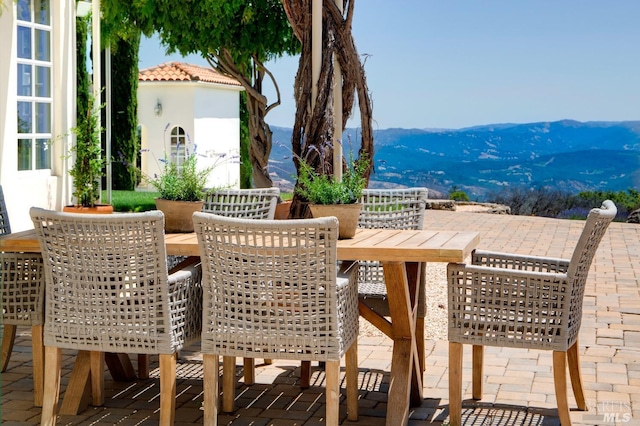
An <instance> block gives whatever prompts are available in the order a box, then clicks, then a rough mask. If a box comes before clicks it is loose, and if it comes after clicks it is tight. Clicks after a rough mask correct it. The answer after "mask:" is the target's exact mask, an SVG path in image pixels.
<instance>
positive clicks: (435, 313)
mask: <svg viewBox="0 0 640 426" xmlns="http://www.w3.org/2000/svg"><path fill="white" fill-rule="evenodd" d="M426 274H427V297H426V299H427V317H426V318H425V321H424V322H425V330H424V336H425V339H426V340H447V282H446V281H447V280H446V276H447V275H446V274H447V264H446V263H443V262H434V263H427V271H426ZM360 335H361V336H383V334H382V332H380V331H379V330H378V329H377V328H375V327H374V326H372V325H371V324H370V323H369V322H368V321H366V320H365V319H363V318H362V317H361V318H360Z"/></svg>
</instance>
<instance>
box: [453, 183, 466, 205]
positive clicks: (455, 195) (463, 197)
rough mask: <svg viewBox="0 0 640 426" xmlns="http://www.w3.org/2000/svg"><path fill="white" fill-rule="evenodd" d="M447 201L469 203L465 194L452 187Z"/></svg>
mask: <svg viewBox="0 0 640 426" xmlns="http://www.w3.org/2000/svg"><path fill="white" fill-rule="evenodd" d="M449 199H450V200H454V201H469V196H468V195H467V193H466V192H464V191H463V190H461V189H458V187H457V186H455V185H454V186H453V187H452V188H451V190H450V191H449Z"/></svg>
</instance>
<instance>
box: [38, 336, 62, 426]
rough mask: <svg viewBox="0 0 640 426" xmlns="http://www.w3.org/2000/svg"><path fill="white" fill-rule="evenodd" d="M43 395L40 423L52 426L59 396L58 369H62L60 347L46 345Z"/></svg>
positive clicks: (54, 421)
mask: <svg viewBox="0 0 640 426" xmlns="http://www.w3.org/2000/svg"><path fill="white" fill-rule="evenodd" d="M44 359H45V370H44V397H43V400H42V416H41V417H40V424H41V425H44V426H54V425H55V424H56V414H57V413H56V410H57V408H58V397H59V396H60V370H61V369H62V349H59V348H56V347H53V346H47V347H46V348H45V357H44Z"/></svg>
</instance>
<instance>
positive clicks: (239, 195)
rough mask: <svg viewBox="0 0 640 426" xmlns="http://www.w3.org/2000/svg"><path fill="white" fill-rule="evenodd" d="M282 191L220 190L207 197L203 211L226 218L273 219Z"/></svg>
mask: <svg viewBox="0 0 640 426" xmlns="http://www.w3.org/2000/svg"><path fill="white" fill-rule="evenodd" d="M279 197H280V189H279V188H276V187H273V188H252V189H220V190H217V191H215V192H212V193H210V194H208V195H207V197H206V198H205V200H204V205H203V206H202V211H203V212H207V213H215V214H219V215H220V216H226V217H242V218H245V219H273V217H274V216H275V214H276V204H278V198H279Z"/></svg>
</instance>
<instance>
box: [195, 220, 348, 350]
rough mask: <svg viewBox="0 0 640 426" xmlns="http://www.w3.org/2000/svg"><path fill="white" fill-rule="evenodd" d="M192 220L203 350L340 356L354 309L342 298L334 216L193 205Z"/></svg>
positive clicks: (336, 229)
mask: <svg viewBox="0 0 640 426" xmlns="http://www.w3.org/2000/svg"><path fill="white" fill-rule="evenodd" d="M193 222H194V230H195V232H196V235H197V236H198V245H199V248H200V257H201V260H202V276H203V279H202V288H203V318H204V319H205V321H204V324H203V327H202V350H203V352H206V353H214V354H218V355H228V356H244V355H245V352H247V353H248V352H253V354H254V356H255V351H264V353H265V354H264V356H265V357H267V358H269V354H271V355H274V356H273V358H283V359H301V358H300V357H301V356H303V357H304V358H303V359H307V360H325V361H326V360H329V359H340V358H339V357H340V355H339V354H340V353H341V352H342V350H343V349H344V347H343V345H344V344H345V341H348V340H349V339H345V340H342V339H340V338H339V337H338V336H339V331H340V328H341V327H342V323H341V319H342V318H347V317H348V316H347V315H344V313H342V312H340V310H339V307H338V306H339V305H340V304H339V303H338V302H337V299H338V297H339V295H340V294H342V293H341V292H338V291H337V289H336V258H337V239H338V222H337V220H336V218H335V217H322V218H317V219H297V220H251V219H239V218H229V217H223V216H218V215H214V214H209V213H194V215H193ZM353 296H354V297H353V300H354V306H352V307H351V308H352V309H354V310H355V311H357V306H356V302H355V300H357V299H356V297H355V294H354V295H353ZM207 319H208V320H207ZM354 332H355V333H357V330H355V331H354Z"/></svg>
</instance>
